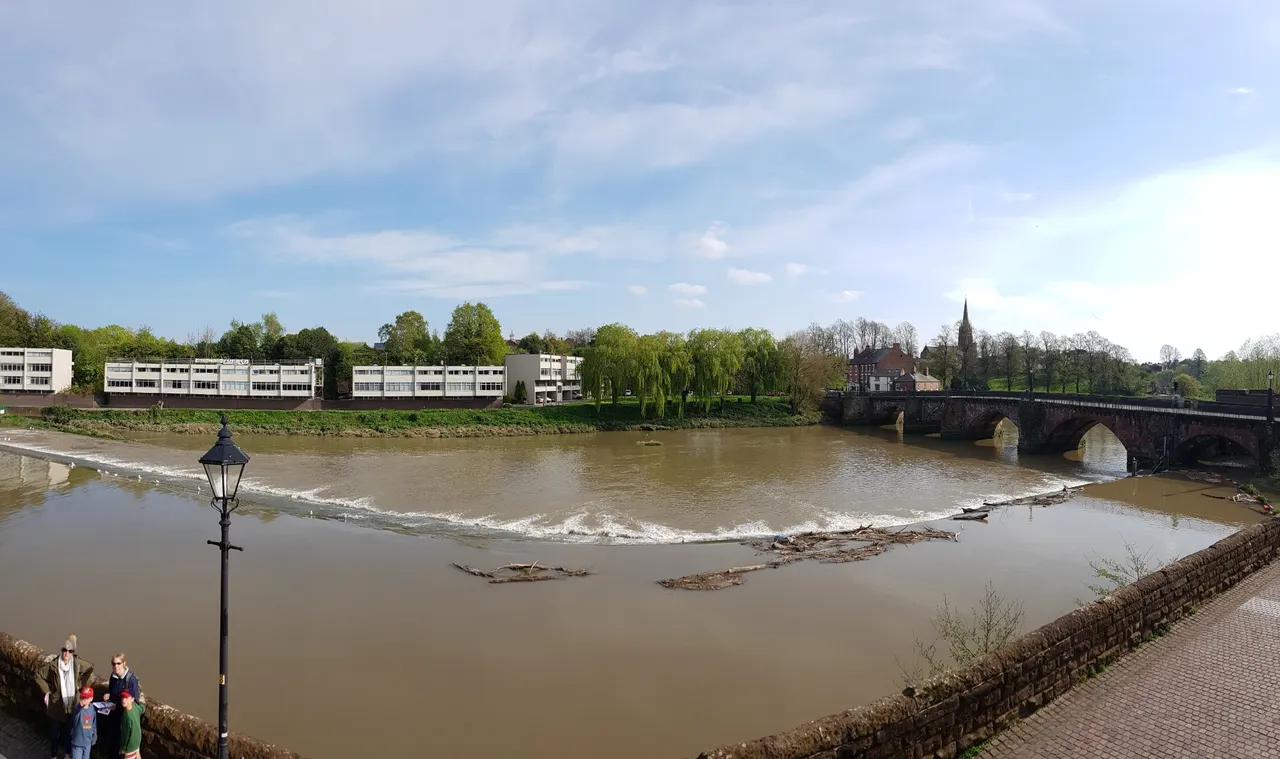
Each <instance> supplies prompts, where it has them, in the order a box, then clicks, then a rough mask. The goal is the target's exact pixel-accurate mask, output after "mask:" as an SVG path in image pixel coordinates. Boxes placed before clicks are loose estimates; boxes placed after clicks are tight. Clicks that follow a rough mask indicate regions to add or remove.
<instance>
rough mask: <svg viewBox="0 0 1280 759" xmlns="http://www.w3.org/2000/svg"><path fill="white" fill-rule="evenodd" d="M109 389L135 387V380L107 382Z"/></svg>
mask: <svg viewBox="0 0 1280 759" xmlns="http://www.w3.org/2000/svg"><path fill="white" fill-rule="evenodd" d="M107 387H133V380H107Z"/></svg>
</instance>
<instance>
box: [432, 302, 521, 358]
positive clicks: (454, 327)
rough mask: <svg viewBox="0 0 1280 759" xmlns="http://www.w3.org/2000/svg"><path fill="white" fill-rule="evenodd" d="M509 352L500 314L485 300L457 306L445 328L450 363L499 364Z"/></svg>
mask: <svg viewBox="0 0 1280 759" xmlns="http://www.w3.org/2000/svg"><path fill="white" fill-rule="evenodd" d="M506 355H507V341H506V339H505V338H503V337H502V325H501V324H499V323H498V317H496V316H494V315H493V311H490V310H489V307H488V306H486V305H485V304H483V303H474V304H473V303H469V302H468V303H463V304H462V305H460V306H458V307H457V308H455V309H453V317H452V318H451V319H450V320H449V326H448V327H447V328H446V329H445V331H444V357H445V359H446V361H447V362H448V363H449V364H450V365H454V366H459V365H460V366H474V365H496V364H501V363H502V362H503V359H504V357H505V356H506Z"/></svg>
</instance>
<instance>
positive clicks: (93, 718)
mask: <svg viewBox="0 0 1280 759" xmlns="http://www.w3.org/2000/svg"><path fill="white" fill-rule="evenodd" d="M70 719H71V721H70V723H69V724H68V725H67V731H68V732H70V733H71V759H89V752H90V751H92V750H93V744H95V743H97V742H98V710H97V709H95V708H94V707H93V688H89V687H85V688H81V689H80V703H79V704H78V705H77V706H76V707H75V708H74V709H72V710H71V718H70Z"/></svg>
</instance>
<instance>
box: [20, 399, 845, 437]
mask: <svg viewBox="0 0 1280 759" xmlns="http://www.w3.org/2000/svg"><path fill="white" fill-rule="evenodd" d="M648 412H649V413H648V415H647V418H646V417H642V416H641V415H640V405H639V404H638V403H636V402H635V401H632V400H630V399H627V400H626V401H624V402H621V403H619V404H618V405H617V406H616V407H615V406H612V405H610V404H605V405H604V406H602V407H601V408H600V410H599V412H597V411H596V409H595V406H593V405H589V404H565V405H557V406H544V407H539V408H505V409H422V410H418V411H255V410H232V411H227V412H226V413H227V420H228V421H229V422H230V423H231V425H232V427H234V428H235V429H236V431H237V432H252V433H258V434H268V435H340V436H349V437H379V436H396V437H492V436H509V435H545V434H562V433H575V432H597V431H614V430H667V429H696V428H716V427H791V426H800V425H809V424H816V423H817V422H818V420H819V414H817V413H805V414H799V415H796V414H792V413H791V411H790V408H789V406H788V404H787V402H786V401H785V399H778V398H760V399H758V400H757V402H756V403H750V402H749V400H747V399H739V398H730V399H729V401H728V402H727V403H726V404H725V405H724V407H723V409H722V408H721V407H720V404H719V402H718V401H717V402H715V403H713V404H712V407H711V411H710V412H709V413H707V412H704V411H703V410H702V408H701V407H698V408H694V407H693V406H692V405H689V406H686V408H685V416H684V418H683V419H680V418H677V417H676V407H675V406H673V405H668V406H667V414H666V418H664V419H656V418H653V413H654V412H653V408H652V406H650V408H649V409H648ZM219 414H220V412H218V411H211V410H204V409H173V408H167V409H163V410H159V409H145V410H136V411H135V410H112V409H104V410H78V409H66V408H58V409H46V412H45V416H44V418H43V419H26V420H22V419H21V418H20V417H13V418H11V419H6V420H4V422H3V423H4V424H6V425H8V424H13V425H18V426H42V427H43V426H47V427H52V428H54V429H59V430H63V431H66V432H77V433H81V434H96V435H111V434H112V433H118V432H120V431H124V430H138V431H149V432H177V433H191V434H204V435H207V434H212V433H214V432H216V431H217V428H218V417H219Z"/></svg>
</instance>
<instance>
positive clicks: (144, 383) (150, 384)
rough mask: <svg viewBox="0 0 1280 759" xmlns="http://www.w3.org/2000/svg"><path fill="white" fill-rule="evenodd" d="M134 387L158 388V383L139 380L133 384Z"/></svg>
mask: <svg viewBox="0 0 1280 759" xmlns="http://www.w3.org/2000/svg"><path fill="white" fill-rule="evenodd" d="M133 386H134V387H155V386H156V381H155V380H142V379H140V380H138V381H137V382H135V383H133Z"/></svg>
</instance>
